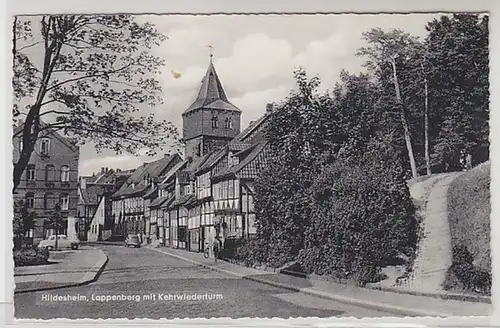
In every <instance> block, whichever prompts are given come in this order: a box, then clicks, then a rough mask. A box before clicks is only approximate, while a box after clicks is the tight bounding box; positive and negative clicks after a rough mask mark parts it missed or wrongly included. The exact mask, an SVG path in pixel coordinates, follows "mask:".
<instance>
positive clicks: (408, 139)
mask: <svg viewBox="0 0 500 328" xmlns="http://www.w3.org/2000/svg"><path fill="white" fill-rule="evenodd" d="M391 64H392V72H393V78H394V89H395V91H396V101H397V102H398V105H399V109H400V117H401V123H402V124H403V130H404V135H405V142H406V148H407V150H408V158H409V160H410V166H411V173H412V176H413V178H416V177H418V173H417V165H416V163H415V156H414V155H413V146H412V144H411V133H410V128H409V126H408V121H407V120H406V115H405V108H404V104H403V99H402V98H401V92H400V89H399V81H398V74H397V67H396V60H395V59H394V58H392V60H391Z"/></svg>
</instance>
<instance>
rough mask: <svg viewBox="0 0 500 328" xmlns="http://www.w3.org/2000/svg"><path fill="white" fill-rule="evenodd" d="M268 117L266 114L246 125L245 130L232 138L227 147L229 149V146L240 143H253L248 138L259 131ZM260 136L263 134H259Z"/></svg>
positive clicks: (251, 139)
mask: <svg viewBox="0 0 500 328" xmlns="http://www.w3.org/2000/svg"><path fill="white" fill-rule="evenodd" d="M269 117H270V115H269V113H266V114H264V115H262V116H261V117H260V118H259V119H258V120H257V121H255V122H253V123H252V124H250V125H248V126H247V128H246V129H245V130H243V131H242V132H240V134H238V135H237V136H236V137H234V139H233V140H231V141H230V142H229V146H230V147H231V145H236V144H240V143H254V140H253V139H254V138H249V136H250V135H251V134H252V132H254V131H255V130H256V129H259V128H260V127H261V126H262V124H264V123H265V122H266V120H267V119H268V118H269ZM261 134H263V132H261ZM249 139H250V140H249Z"/></svg>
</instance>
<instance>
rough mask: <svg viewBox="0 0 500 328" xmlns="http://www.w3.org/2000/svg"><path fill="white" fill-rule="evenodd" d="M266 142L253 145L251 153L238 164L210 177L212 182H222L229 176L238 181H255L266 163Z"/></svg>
mask: <svg viewBox="0 0 500 328" xmlns="http://www.w3.org/2000/svg"><path fill="white" fill-rule="evenodd" d="M267 144H268V143H267V142H260V143H258V144H255V145H254V146H253V147H252V149H251V151H250V152H248V153H247V154H246V156H244V157H243V158H241V160H240V162H239V163H238V164H236V165H234V166H231V167H228V168H227V169H225V170H223V171H221V172H219V173H217V174H216V175H214V176H213V177H212V179H214V180H222V179H224V178H226V177H229V176H235V177H237V178H239V179H255V178H256V177H257V175H258V174H259V172H260V170H261V169H262V167H263V166H264V165H266V163H267V154H266V152H265V151H266V150H267V147H266V146H267Z"/></svg>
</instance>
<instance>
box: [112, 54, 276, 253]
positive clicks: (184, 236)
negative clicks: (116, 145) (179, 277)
mask: <svg viewBox="0 0 500 328" xmlns="http://www.w3.org/2000/svg"><path fill="white" fill-rule="evenodd" d="M271 112H272V107H271V106H268V108H267V110H266V114H265V115H263V116H262V117H261V118H259V119H258V120H257V121H255V122H252V123H251V124H250V125H249V126H248V127H247V128H246V129H245V130H244V131H241V129H240V124H241V122H240V121H241V120H240V119H241V110H240V109H238V108H236V107H235V106H234V105H233V104H231V102H229V100H228V98H227V96H226V94H225V91H224V88H223V87H222V83H221V82H220V80H219V77H218V76H217V72H216V71H215V67H214V65H213V63H212V61H210V63H209V66H208V69H207V72H206V74H205V76H204V78H203V81H202V84H201V87H200V90H199V92H198V95H197V98H196V100H195V101H194V103H193V104H192V105H191V106H189V107H188V109H187V110H186V111H185V112H184V113H183V114H182V119H183V141H184V143H185V150H184V159H181V158H180V157H179V158H176V160H175V161H173V162H172V163H173V164H172V165H170V164H169V165H166V163H164V165H163V166H161V167H163V169H161V170H157V172H156V173H155V174H147V173H146V172H148V171H150V169H149V168H147V166H143V167H139V168H137V169H136V171H135V173H134V174H133V175H132V176H131V177H130V178H129V180H127V182H126V183H125V184H124V185H123V186H122V188H121V189H120V190H118V192H116V193H115V194H114V195H113V215H114V217H115V230H116V232H115V234H121V235H123V236H125V235H127V234H130V233H134V234H135V233H139V234H144V235H145V236H146V237H148V238H145V239H144V240H143V242H144V241H148V240H149V241H151V242H155V241H156V242H158V243H159V244H161V245H164V246H168V247H173V248H179V249H186V250H188V251H193V252H202V251H203V250H204V249H205V247H207V246H208V245H210V244H211V243H212V242H213V241H214V239H215V238H216V237H217V236H219V237H221V238H222V240H223V241H224V240H225V239H226V238H245V237H249V236H251V235H252V234H255V232H256V229H255V210H254V206H253V203H254V201H253V199H254V191H253V183H254V181H255V178H256V177H257V176H258V174H259V172H260V170H261V169H262V168H263V167H264V166H265V165H266V158H267V155H268V154H267V152H268V147H267V142H266V140H265V127H266V124H267V122H268V121H269V120H268V118H269V116H270V115H269V114H270V113H271ZM148 165H149V164H148ZM151 177H154V178H153V179H151Z"/></svg>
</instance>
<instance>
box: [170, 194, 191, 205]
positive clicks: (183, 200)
mask: <svg viewBox="0 0 500 328" xmlns="http://www.w3.org/2000/svg"><path fill="white" fill-rule="evenodd" d="M196 202H197V201H196V196H195V195H194V194H187V195H182V196H181V197H179V199H177V200H175V201H174V202H173V203H172V204H170V206H169V207H170V208H175V207H179V206H184V207H189V206H193V205H195V204H196Z"/></svg>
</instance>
